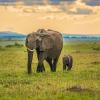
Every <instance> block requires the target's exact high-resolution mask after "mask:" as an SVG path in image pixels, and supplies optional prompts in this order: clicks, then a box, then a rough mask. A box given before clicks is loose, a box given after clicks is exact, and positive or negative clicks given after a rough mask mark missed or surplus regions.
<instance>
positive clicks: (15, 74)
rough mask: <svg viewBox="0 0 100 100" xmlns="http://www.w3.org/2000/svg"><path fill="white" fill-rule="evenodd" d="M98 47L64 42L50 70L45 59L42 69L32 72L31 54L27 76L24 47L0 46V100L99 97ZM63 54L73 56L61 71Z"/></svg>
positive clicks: (97, 99) (87, 99)
mask: <svg viewBox="0 0 100 100" xmlns="http://www.w3.org/2000/svg"><path fill="white" fill-rule="evenodd" d="M93 48H98V49H93ZM99 48H100V42H77V41H76V42H67V43H65V44H64V47H63V50H62V53H61V56H60V58H59V62H58V64H57V72H54V73H53V72H50V67H49V65H48V63H47V62H44V64H45V68H46V72H44V73H36V66H37V62H38V61H37V57H36V56H37V55H36V53H35V54H34V57H33V62H32V70H33V73H32V75H28V74H27V67H26V65H27V52H26V48H25V47H24V46H21V47H20V48H19V47H18V46H16V45H15V46H13V47H11V48H10V47H9V46H8V47H0V100H100V50H99ZM64 54H70V55H72V56H73V59H74V65H73V68H72V70H71V71H66V72H63V70H62V57H63V55H64ZM96 62H98V63H96Z"/></svg>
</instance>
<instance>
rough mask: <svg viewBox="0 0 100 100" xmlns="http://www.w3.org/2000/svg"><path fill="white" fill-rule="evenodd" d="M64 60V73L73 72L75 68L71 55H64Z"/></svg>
mask: <svg viewBox="0 0 100 100" xmlns="http://www.w3.org/2000/svg"><path fill="white" fill-rule="evenodd" d="M62 60H63V71H64V70H66V68H67V67H68V68H67V70H71V68H72V66H73V58H72V56H71V55H64V57H63V58H62Z"/></svg>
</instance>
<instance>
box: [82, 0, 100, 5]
mask: <svg viewBox="0 0 100 100" xmlns="http://www.w3.org/2000/svg"><path fill="white" fill-rule="evenodd" d="M82 2H84V3H85V4H86V5H89V6H100V0H82Z"/></svg>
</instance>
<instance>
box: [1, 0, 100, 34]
mask: <svg viewBox="0 0 100 100" xmlns="http://www.w3.org/2000/svg"><path fill="white" fill-rule="evenodd" d="M2 1H3V2H4V1H9V0H0V2H1V3H2ZM15 1H16V0H15ZM20 1H21V0H20ZM22 1H24V2H22ZM22 1H21V4H22V3H23V4H27V3H29V2H26V0H22ZM31 1H32V0H31ZM51 1H53V3H54V4H56V6H54V5H52V6H51V5H48V4H47V5H41V6H40V5H37V6H36V5H34V6H29V5H28V6H27V5H23V6H22V5H20V6H18V5H17V6H11V5H10V6H8V7H5V6H0V31H15V32H19V33H29V32H32V31H35V30H37V29H38V28H51V29H54V30H58V31H60V32H63V33H70V34H100V0H51ZM61 1H66V2H61ZM59 2H60V5H57V4H59ZM53 10H54V11H55V12H53Z"/></svg>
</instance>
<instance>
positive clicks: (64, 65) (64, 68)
mask: <svg viewBox="0 0 100 100" xmlns="http://www.w3.org/2000/svg"><path fill="white" fill-rule="evenodd" d="M64 70H66V64H65V63H63V71H64Z"/></svg>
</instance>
